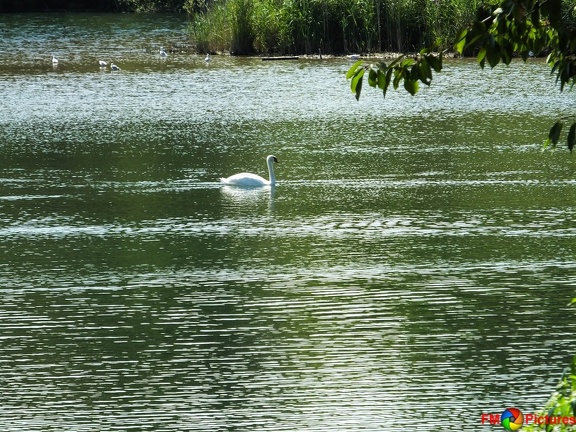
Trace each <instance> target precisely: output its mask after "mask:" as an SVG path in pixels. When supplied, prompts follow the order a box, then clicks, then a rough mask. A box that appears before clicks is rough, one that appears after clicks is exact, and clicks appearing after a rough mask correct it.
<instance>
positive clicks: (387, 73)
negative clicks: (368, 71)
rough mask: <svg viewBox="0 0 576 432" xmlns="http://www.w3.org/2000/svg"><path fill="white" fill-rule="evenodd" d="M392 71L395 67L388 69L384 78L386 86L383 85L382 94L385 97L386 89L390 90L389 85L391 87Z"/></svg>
mask: <svg viewBox="0 0 576 432" xmlns="http://www.w3.org/2000/svg"><path fill="white" fill-rule="evenodd" d="M392 72H393V69H392V68H390V69H388V71H387V72H386V77H385V78H384V80H385V81H384V84H385V85H384V87H382V95H383V97H386V91H387V90H388V87H390V81H391V80H392Z"/></svg>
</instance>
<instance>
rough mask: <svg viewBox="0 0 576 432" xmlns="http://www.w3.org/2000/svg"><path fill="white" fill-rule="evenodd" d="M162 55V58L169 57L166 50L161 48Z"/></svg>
mask: <svg viewBox="0 0 576 432" xmlns="http://www.w3.org/2000/svg"><path fill="white" fill-rule="evenodd" d="M160 55H161V56H162V57H167V56H168V53H167V52H166V50H165V49H164V47H162V48H160Z"/></svg>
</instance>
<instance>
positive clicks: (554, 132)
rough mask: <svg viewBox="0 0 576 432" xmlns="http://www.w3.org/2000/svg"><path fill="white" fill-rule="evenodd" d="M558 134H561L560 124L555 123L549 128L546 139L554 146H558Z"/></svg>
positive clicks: (558, 122)
mask: <svg viewBox="0 0 576 432" xmlns="http://www.w3.org/2000/svg"><path fill="white" fill-rule="evenodd" d="M560 132H562V123H561V122H560V121H557V122H556V123H554V125H553V126H552V127H551V128H550V132H548V139H549V140H550V142H551V143H552V144H554V145H556V144H558V139H560Z"/></svg>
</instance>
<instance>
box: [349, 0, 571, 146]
mask: <svg viewBox="0 0 576 432" xmlns="http://www.w3.org/2000/svg"><path fill="white" fill-rule="evenodd" d="M563 6H565V5H564V4H563V3H562V1H561V0H504V1H501V2H499V3H497V4H493V5H491V6H481V7H480V8H478V10H477V12H476V18H475V19H474V21H473V22H472V23H471V24H470V25H469V26H468V27H467V28H465V29H464V30H462V32H461V33H460V34H459V36H458V37H457V38H456V40H455V41H454V44H453V49H454V50H455V51H456V52H457V53H458V54H460V55H463V54H465V53H474V54H475V55H476V58H477V60H478V64H479V65H480V67H482V68H484V66H485V65H486V63H488V65H490V67H495V66H496V65H498V64H499V63H504V64H506V65H508V64H510V62H511V61H512V59H513V58H514V57H516V56H518V57H521V58H522V59H523V60H524V61H526V60H527V59H528V58H529V57H530V56H533V55H538V54H547V59H546V61H547V62H548V64H549V65H550V66H551V69H552V74H553V75H554V74H555V75H556V81H557V82H558V83H559V85H560V91H563V90H564V88H565V87H566V85H568V86H569V87H570V88H572V87H573V86H574V84H575V83H576V78H575V77H576V24H575V22H574V20H573V19H572V18H571V15H572V13H573V11H570V10H569V11H566V8H565V7H564V8H563ZM563 11H564V12H563ZM434 48H435V47H431V48H427V49H424V50H422V51H420V52H419V53H418V54H417V55H415V56H412V57H409V58H408V57H407V56H406V55H402V56H400V57H399V58H398V59H396V60H394V61H393V62H392V63H390V64H388V65H387V64H386V63H385V62H380V63H377V64H376V65H369V66H367V65H364V64H363V62H357V63H355V64H354V65H353V66H352V67H351V68H350V70H349V71H348V73H347V75H346V77H347V79H350V80H351V83H350V88H351V90H352V93H354V95H355V96H356V99H358V98H359V97H360V94H361V91H362V81H363V77H364V75H365V72H366V71H368V84H369V85H370V86H372V87H378V88H380V89H381V90H382V92H383V94H384V96H386V91H387V89H388V88H389V86H390V84H392V85H393V87H394V89H397V88H398V87H399V86H400V82H403V87H404V89H405V90H406V91H408V93H410V94H411V95H414V94H416V92H417V91H418V89H419V82H421V83H424V84H426V85H430V83H431V81H432V70H434V71H435V72H440V71H441V69H442V56H443V54H444V52H440V53H438V54H435V53H434ZM565 120H566V119H561V120H558V121H557V122H556V123H555V124H554V125H553V126H552V127H551V128H550V131H549V134H548V139H547V140H546V141H545V143H544V147H545V148H547V147H549V146H552V147H555V146H556V144H557V143H558V142H559V141H560V138H561V136H562V129H563V126H564V121H565ZM566 144H567V147H568V149H569V150H570V151H572V149H573V148H574V145H575V144H576V121H573V122H572V125H571V126H570V129H569V132H568V133H567V135H566Z"/></svg>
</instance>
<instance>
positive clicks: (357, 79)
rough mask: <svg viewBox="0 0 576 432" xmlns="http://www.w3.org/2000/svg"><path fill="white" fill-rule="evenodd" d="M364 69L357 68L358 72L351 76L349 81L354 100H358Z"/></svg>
mask: <svg viewBox="0 0 576 432" xmlns="http://www.w3.org/2000/svg"><path fill="white" fill-rule="evenodd" d="M364 72H366V71H365V70H364V69H358V72H357V73H356V75H354V77H353V78H352V82H351V83H350V90H352V93H354V96H355V97H356V100H360V93H361V92H362V78H363V77H364Z"/></svg>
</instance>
